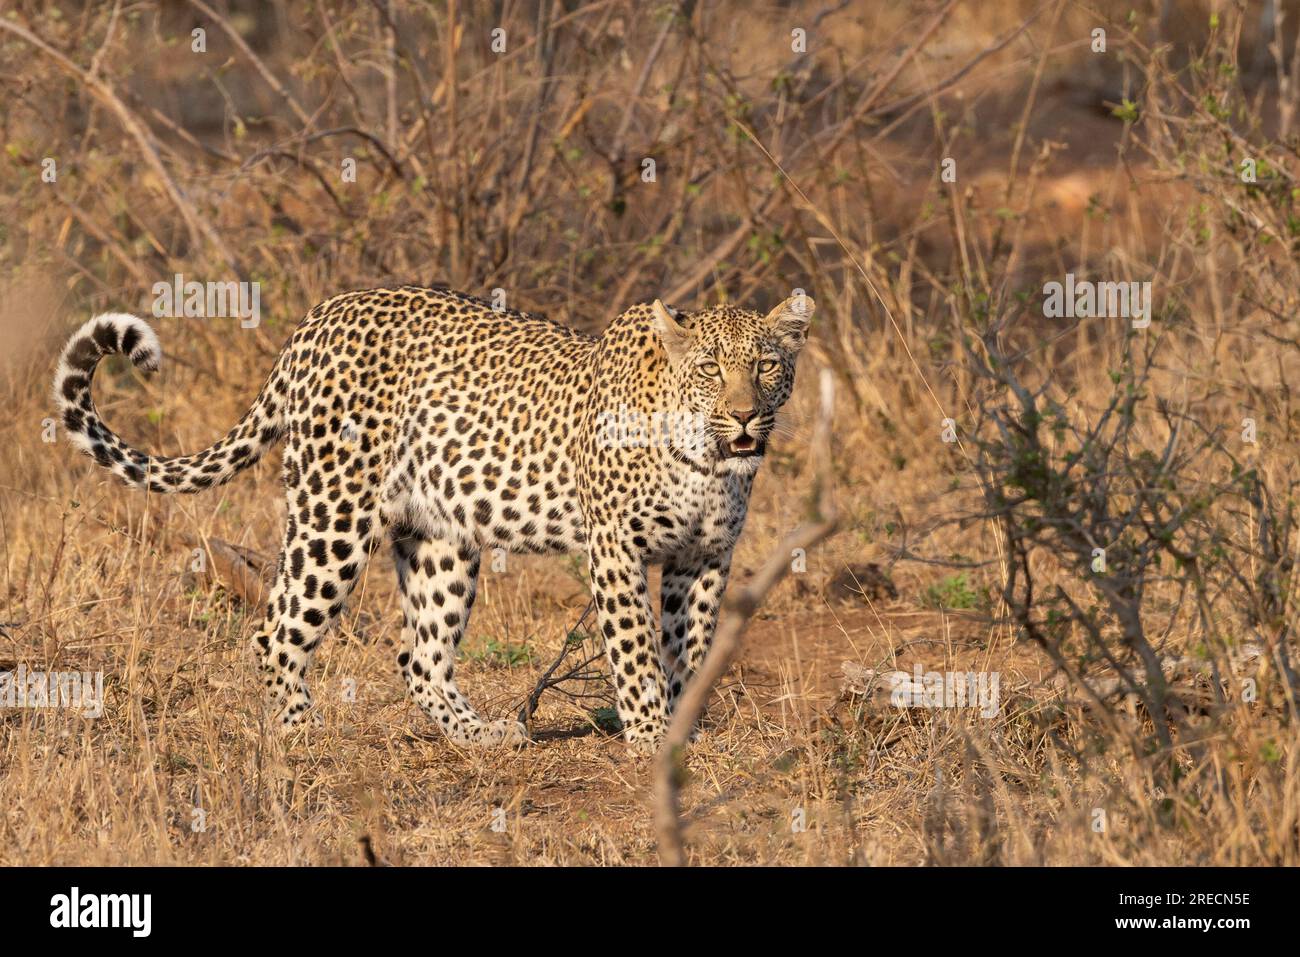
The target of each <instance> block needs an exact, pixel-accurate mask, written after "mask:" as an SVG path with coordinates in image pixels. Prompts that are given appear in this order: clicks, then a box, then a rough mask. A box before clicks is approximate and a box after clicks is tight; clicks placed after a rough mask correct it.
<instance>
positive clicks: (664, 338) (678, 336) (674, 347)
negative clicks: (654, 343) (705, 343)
mask: <svg viewBox="0 0 1300 957" xmlns="http://www.w3.org/2000/svg"><path fill="white" fill-rule="evenodd" d="M650 311H651V312H653V313H654V317H655V331H656V332H658V333H659V340H660V341H661V342H662V343H663V344H664V349H666V350H667V351H668V358H669V359H670V360H671V361H673V362H677V361H678V360H680V359H681V357H682V356H684V355H685V354H686V350H687V349H689V348H690V345H691V342H692V341H693V340H694V339H695V333H693V332H692V331H691V330H689V329H687V328H686V327H685V326H683V325H682V324H681V323H679V322H678V321H677V319H676V317H675V316H674V315H673V314H672V312H670V311H669V309H668V307H667V306H665V305H664V304H663V301H662V300H660V299H656V300H655V301H654V305H653V306H651V307H650Z"/></svg>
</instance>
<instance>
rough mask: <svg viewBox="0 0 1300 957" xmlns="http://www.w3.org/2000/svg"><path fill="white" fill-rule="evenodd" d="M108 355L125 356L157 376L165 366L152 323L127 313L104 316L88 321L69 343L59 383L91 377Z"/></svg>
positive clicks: (108, 313) (113, 313)
mask: <svg viewBox="0 0 1300 957" xmlns="http://www.w3.org/2000/svg"><path fill="white" fill-rule="evenodd" d="M108 355H125V356H127V357H128V358H130V360H131V364H132V365H134V366H135V367H136V368H137V369H141V370H143V371H145V372H155V371H157V369H158V367H159V366H160V365H161V364H162V346H161V344H159V342H158V335H157V333H155V332H154V331H153V327H151V326H150V325H149V323H147V322H145V321H144V320H143V319H141V318H139V317H138V316H132V315H130V314H128V313H125V312H103V313H100V314H99V315H97V316H94V317H93V318H91V319H88V320H87V321H86V322H85V323H84V324H83V325H82V326H81V328H80V329H78V330H77V331H76V332H75V333H73V335H72V337H71V338H70V339H69V340H68V344H67V345H66V346H65V347H64V349H63V355H62V357H61V362H60V369H59V379H60V380H62V379H64V378H65V377H66V376H68V375H76V376H88V375H89V374H90V373H91V372H92V371H93V370H94V368H95V366H96V365H97V364H98V363H99V360H100V359H102V358H103V357H104V356H108ZM56 385H57V383H56Z"/></svg>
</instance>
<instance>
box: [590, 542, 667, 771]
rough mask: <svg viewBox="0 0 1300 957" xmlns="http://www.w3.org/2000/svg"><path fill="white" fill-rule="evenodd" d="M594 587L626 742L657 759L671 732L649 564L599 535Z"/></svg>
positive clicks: (593, 546) (594, 553)
mask: <svg viewBox="0 0 1300 957" xmlns="http://www.w3.org/2000/svg"><path fill="white" fill-rule="evenodd" d="M591 584H592V591H593V593H594V595H595V601H596V612H597V623H598V626H599V628H600V633H601V634H602V635H603V636H604V638H605V652H606V655H607V656H608V658H609V667H610V672H611V673H612V675H613V677H614V692H615V697H616V699H617V703H618V717H619V720H620V721H621V722H622V723H623V738H624V740H626V741H627V743H628V745H629V746H631V747H632V748H633V749H634V750H636V751H638V752H641V753H645V754H648V753H652V752H654V751H655V749H656V748H658V746H659V740H660V739H661V738H662V737H663V734H664V731H665V729H666V728H667V707H666V699H667V687H666V682H665V680H664V672H663V668H662V667H661V666H660V662H659V653H658V650H657V649H656V647H655V640H654V616H653V613H652V612H651V610H650V594H649V589H648V588H647V586H646V565H645V560H644V558H643V557H642V556H641V555H640V554H639V553H638V551H637V550H636V549H635V548H634V547H633V546H632V545H631V544H630V543H629V542H625V541H620V540H618V539H617V538H616V537H614V536H610V535H603V534H597V535H596V536H595V537H594V538H593V539H592V543H591Z"/></svg>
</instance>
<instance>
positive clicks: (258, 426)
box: [54, 312, 288, 492]
mask: <svg viewBox="0 0 1300 957" xmlns="http://www.w3.org/2000/svg"><path fill="white" fill-rule="evenodd" d="M115 354H120V355H125V356H129V357H130V359H131V362H132V363H133V364H134V365H135V367H136V368H137V369H141V370H143V371H145V372H154V371H156V370H157V369H158V366H159V364H160V363H161V362H162V347H161V346H160V345H159V344H158V336H157V335H156V334H155V333H154V331H153V329H152V328H150V326H149V324H148V323H146V322H145V321H144V320H143V319H139V318H137V317H135V316H130V315H126V314H125V313H120V312H111V313H104V314H102V315H98V316H95V317H94V318H93V319H91V320H90V321H89V322H87V323H86V324H85V325H83V326H82V327H81V328H80V329H78V330H77V332H76V334H74V335H73V337H72V338H71V339H69V340H68V344H67V345H66V346H65V347H64V349H63V354H62V356H60V358H59V368H58V371H57V372H56V373H55V374H54V401H55V402H56V403H57V404H58V407H59V413H60V419H59V421H60V422H61V423H62V425H63V428H64V429H65V431H66V432H67V436H68V438H69V440H71V442H72V443H73V444H74V445H76V446H77V447H78V448H79V449H81V451H83V452H85V453H86V454H87V455H89V456H91V457H92V458H93V459H94V460H95V461H96V462H98V463H99V464H100V465H102V466H104V468H106V469H108V470H109V471H110V472H112V473H113V474H114V475H116V476H117V477H118V478H120V479H121V480H122V481H123V482H125V483H126V484H127V485H129V486H131V487H132V488H140V489H147V490H149V491H151V492H198V491H201V490H203V489H205V488H211V487H212V486H214V485H223V484H225V483H226V482H228V481H230V479H232V478H233V477H234V476H235V475H236V474H237V473H239V472H242V471H243V470H244V469H246V468H248V467H249V466H250V465H252V464H253V463H254V462H256V461H257V460H258V459H260V458H261V457H262V455H263V454H264V453H265V452H266V451H267V449H269V448H270V447H271V446H272V445H274V444H275V443H276V441H278V440H279V439H280V437H281V436H282V435H283V434H284V402H285V392H284V387H285V384H286V383H285V370H284V365H285V360H286V356H287V355H288V350H287V349H286V350H285V351H284V352H282V353H281V354H280V357H279V359H277V360H276V364H275V368H274V369H273V370H272V372H271V375H270V377H269V378H268V379H267V381H266V384H265V385H263V386H262V391H261V392H260V393H258V396H257V398H256V399H255V400H254V402H253V405H252V407H251V408H249V410H248V411H247V412H245V413H244V416H243V418H241V419H240V420H239V422H238V423H237V424H236V425H235V427H234V428H233V429H231V430H230V432H228V433H227V434H226V437H225V438H223V439H221V440H220V441H218V442H217V443H216V444H215V445H213V446H210V447H209V448H206V449H204V450H203V451H202V452H196V453H194V454H193V455H178V456H162V455H149V454H148V453H146V452H141V451H140V450H139V449H134V448H132V447H131V446H130V445H128V444H127V443H126V442H125V441H123V440H122V438H121V437H120V436H119V435H117V434H116V433H115V432H113V430H112V429H110V428H109V427H108V426H107V425H105V424H104V420H103V419H101V418H100V417H99V413H98V412H97V411H96V410H95V402H94V399H92V398H91V395H90V382H91V379H92V378H93V377H94V375H95V367H96V366H98V365H99V360H100V359H102V358H104V356H108V355H115Z"/></svg>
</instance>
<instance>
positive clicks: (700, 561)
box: [661, 549, 731, 715]
mask: <svg viewBox="0 0 1300 957" xmlns="http://www.w3.org/2000/svg"><path fill="white" fill-rule="evenodd" d="M730 571H731V550H730V549H727V550H725V551H721V552H715V553H709V552H703V551H695V552H688V553H686V554H682V555H676V556H673V557H672V558H670V559H668V560H667V561H666V562H664V573H663V584H662V588H661V591H662V595H663V598H662V603H663V608H662V619H663V621H662V626H663V644H662V646H661V650H662V654H663V659H664V668H665V670H666V671H667V673H668V713H669V714H670V715H671V714H672V712H673V709H674V708H675V707H676V705H677V700H678V699H679V698H680V697H681V694H682V690H683V689H684V688H685V686H686V684H687V682H688V681H690V679H691V677H692V676H694V674H695V672H696V671H698V670H699V667H700V664H701V663H702V662H703V661H704V656H705V655H706V654H707V653H708V651H709V645H710V644H712V642H713V632H714V630H715V629H716V628H717V625H718V612H719V610H720V609H721V606H722V595H723V592H724V591H725V590H726V588H727V578H728V575H729V573H730Z"/></svg>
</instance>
